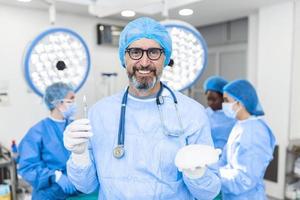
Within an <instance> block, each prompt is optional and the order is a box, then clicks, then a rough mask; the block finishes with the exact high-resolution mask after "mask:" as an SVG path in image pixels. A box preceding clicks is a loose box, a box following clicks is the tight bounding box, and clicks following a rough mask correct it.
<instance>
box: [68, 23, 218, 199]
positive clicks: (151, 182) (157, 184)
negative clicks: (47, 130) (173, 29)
mask: <svg viewBox="0 0 300 200" xmlns="http://www.w3.org/2000/svg"><path fill="white" fill-rule="evenodd" d="M171 51H172V42H171V38H170V36H169V34H168V32H167V30H166V29H165V28H164V27H163V26H162V25H161V24H160V23H158V22H156V21H155V20H153V19H150V18H146V17H142V18H139V19H136V20H134V21H132V22H130V23H129V24H128V25H127V26H126V27H125V28H124V30H123V31H122V33H121V35H120V41H119V56H120V60H121V64H122V66H123V67H124V68H125V69H126V72H127V75H128V78H129V87H128V100H127V103H126V105H125V103H124V105H123V106H124V107H125V106H126V107H125V108H126V113H125V116H124V118H123V119H122V120H121V119H120V110H121V104H122V99H124V93H125V94H126V92H125V91H121V92H119V93H117V94H115V95H113V96H110V97H106V98H104V99H102V100H100V101H99V102H98V103H96V104H95V105H94V106H93V107H92V108H91V109H90V111H89V119H81V120H76V121H74V122H73V123H71V124H70V125H69V126H68V127H67V129H66V131H65V134H64V144H65V146H66V148H67V149H69V150H70V151H72V154H71V156H70V159H69V161H68V163H67V169H68V176H69V178H70V180H71V181H72V183H73V184H74V185H75V187H76V188H77V189H78V190H79V191H81V192H84V193H90V192H92V191H93V190H95V189H97V188H98V190H99V197H98V199H101V200H104V199H108V200H116V199H118V200H120V199H122V200H123V199H124V200H125V199H126V200H136V199H143V200H150V199H151V200H153V199H172V200H176V199H178V200H192V199H195V198H197V199H199V200H201V199H213V198H214V197H215V196H216V195H217V194H218V193H219V191H220V180H219V178H218V176H217V175H216V174H215V172H216V171H212V170H210V169H208V168H207V169H206V170H203V168H204V167H202V168H201V167H199V168H196V169H193V170H194V172H195V173H193V176H192V175H191V172H190V171H192V170H190V171H188V170H185V169H183V173H181V172H179V170H178V169H177V167H176V166H175V164H174V159H175V155H176V153H177V151H178V150H179V149H180V148H181V147H184V146H185V145H187V144H206V145H210V146H212V145H213V142H212V139H211V133H210V126H209V121H208V118H207V115H206V113H205V110H204V108H203V107H202V106H201V105H200V104H198V103H197V102H196V101H194V100H192V99H190V98H188V97H186V96H184V95H183V94H181V93H179V92H175V91H174V94H175V96H176V98H177V100H178V104H177V108H178V113H176V108H175V104H174V99H173V98H172V93H171V92H170V91H169V90H167V89H166V88H164V87H163V86H162V85H161V83H160V77H161V75H162V71H163V68H164V67H165V66H166V65H168V63H169V61H170V56H171ZM162 87H163V90H162V95H161V97H162V98H160V99H162V102H163V103H162V105H161V106H158V105H157V101H156V95H157V94H158V92H159V90H160V89H162ZM159 109H161V110H159ZM160 111H161V112H160ZM177 114H178V115H179V116H180V117H178V115H177ZM162 116H163V117H162ZM162 118H163V119H162ZM119 123H121V125H122V124H124V130H125V131H124V132H125V134H124V138H125V140H124V141H125V142H124V150H125V154H124V156H123V157H121V158H116V155H113V152H114V148H115V147H116V146H117V144H118V131H119ZM88 141H89V142H88ZM198 172H200V173H198ZM203 172H204V173H203Z"/></svg>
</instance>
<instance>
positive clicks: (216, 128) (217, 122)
mask: <svg viewBox="0 0 300 200" xmlns="http://www.w3.org/2000/svg"><path fill="white" fill-rule="evenodd" d="M206 113H207V115H208V118H209V122H210V126H211V136H212V139H213V142H214V145H215V148H218V149H221V150H222V149H223V148H224V146H225V145H226V143H227V140H228V137H229V134H230V132H231V130H232V127H233V126H234V124H235V123H236V120H235V119H232V118H229V117H227V116H226V115H225V114H224V112H223V110H217V111H213V110H212V109H211V108H210V107H208V108H206Z"/></svg>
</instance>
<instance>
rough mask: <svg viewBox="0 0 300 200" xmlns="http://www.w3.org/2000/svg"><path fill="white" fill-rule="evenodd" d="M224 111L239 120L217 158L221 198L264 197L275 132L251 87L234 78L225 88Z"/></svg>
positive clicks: (239, 199) (242, 199)
mask: <svg viewBox="0 0 300 200" xmlns="http://www.w3.org/2000/svg"><path fill="white" fill-rule="evenodd" d="M223 91H224V103H223V110H224V112H225V114H226V115H227V116H228V117H231V118H235V119H237V120H238V121H237V122H236V124H235V125H234V127H233V129H232V131H231V133H230V136H229V138H228V142H227V145H226V146H225V148H224V153H223V154H222V157H221V160H220V161H219V167H220V168H219V175H220V178H221V182H222V189H221V192H222V197H223V199H224V200H227V199H228V200H244V199H249V200H252V199H255V200H265V199H267V198H266V195H265V189H264V183H263V177H264V173H265V171H266V168H267V166H268V164H269V162H270V161H271V160H272V158H273V150H274V146H275V138H274V135H273V133H272V131H271V129H270V128H269V126H268V125H267V123H266V122H265V121H264V120H263V119H262V118H261V116H263V115H264V112H263V110H262V107H261V105H260V103H259V100H258V96H257V94H256V91H255V89H254V87H253V86H252V85H251V84H250V82H248V81H246V80H236V81H233V82H231V83H229V84H227V85H226V86H225V87H224V90H223Z"/></svg>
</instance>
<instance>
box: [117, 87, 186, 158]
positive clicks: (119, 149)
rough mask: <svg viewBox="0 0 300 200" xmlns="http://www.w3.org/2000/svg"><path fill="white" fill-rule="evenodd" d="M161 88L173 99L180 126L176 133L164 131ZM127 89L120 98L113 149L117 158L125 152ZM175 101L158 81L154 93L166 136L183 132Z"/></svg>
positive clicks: (164, 128) (173, 95)
mask: <svg viewBox="0 0 300 200" xmlns="http://www.w3.org/2000/svg"><path fill="white" fill-rule="evenodd" d="M163 88H166V89H167V90H168V91H169V92H170V94H171V96H172V98H173V101H174V106H175V110H176V115H177V118H178V122H179V126H180V131H179V132H177V133H170V132H169V131H166V130H167V128H166V125H165V123H164V116H163V112H162V110H161V108H160V106H161V105H162V104H163V103H164V99H163V96H161V93H162V91H163ZM128 90H129V87H127V89H126V91H125V93H124V95H123V98H122V104H121V113H120V121H119V131H118V144H117V146H116V147H115V148H114V149H113V156H114V157H115V158H118V159H119V158H122V157H123V156H124V154H125V149H124V139H125V112H126V104H127V99H128ZM177 103H178V101H177V98H176V96H175V94H174V92H173V91H172V90H171V89H170V88H169V87H168V86H166V85H164V84H163V83H160V89H159V91H158V93H157V95H156V105H157V107H158V111H159V116H160V121H161V125H162V127H163V130H164V134H165V135H168V136H175V137H178V136H180V135H182V134H183V126H182V120H181V117H180V115H179V112H178V108H177Z"/></svg>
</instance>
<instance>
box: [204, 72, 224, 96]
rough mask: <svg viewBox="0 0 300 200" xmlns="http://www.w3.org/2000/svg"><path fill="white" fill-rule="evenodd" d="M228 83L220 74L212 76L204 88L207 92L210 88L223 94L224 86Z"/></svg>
mask: <svg viewBox="0 0 300 200" xmlns="http://www.w3.org/2000/svg"><path fill="white" fill-rule="evenodd" d="M227 83H228V81H226V80H225V79H223V78H222V77H220V76H211V77H209V78H208V79H206V81H205V82H204V85H203V88H204V92H205V93H206V92H207V91H208V90H211V91H214V92H219V93H221V94H223V87H224V86H225V85H226V84H227Z"/></svg>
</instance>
